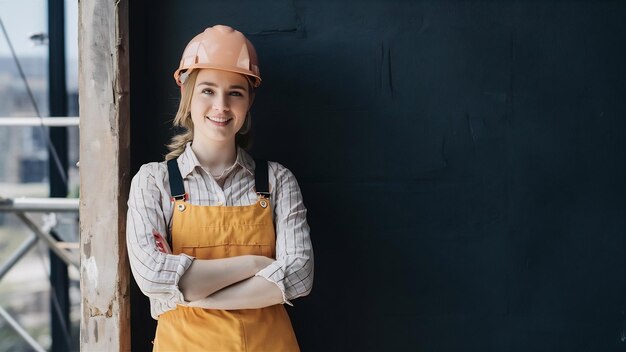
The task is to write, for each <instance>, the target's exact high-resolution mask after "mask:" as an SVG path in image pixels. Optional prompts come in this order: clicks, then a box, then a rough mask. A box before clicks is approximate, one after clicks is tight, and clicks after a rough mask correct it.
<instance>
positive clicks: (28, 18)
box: [0, 0, 78, 61]
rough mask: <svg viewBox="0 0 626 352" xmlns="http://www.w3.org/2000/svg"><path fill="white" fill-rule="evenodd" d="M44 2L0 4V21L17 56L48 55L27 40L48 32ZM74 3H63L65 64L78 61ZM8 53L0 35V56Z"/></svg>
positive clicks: (27, 0)
mask: <svg viewBox="0 0 626 352" xmlns="http://www.w3.org/2000/svg"><path fill="white" fill-rule="evenodd" d="M47 10H48V0H0V19H2V21H3V22H4V26H5V27H6V30H7V32H8V33H9V37H10V38H11V42H12V44H13V47H14V48H15V51H16V52H17V55H18V56H20V57H21V56H31V57H32V56H39V57H46V56H47V55H48V47H47V46H45V45H39V46H36V45H33V42H32V41H31V40H30V39H29V37H30V36H31V35H32V34H34V33H41V32H43V33H47V31H48V15H47ZM77 27H78V0H65V36H66V43H65V45H66V57H67V60H68V61H72V60H77V59H78V42H77V41H78V28H77ZM10 55H11V52H10V50H9V46H8V44H7V41H6V39H5V37H4V34H3V33H1V32H0V56H10Z"/></svg>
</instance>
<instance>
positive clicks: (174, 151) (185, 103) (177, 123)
mask: <svg viewBox="0 0 626 352" xmlns="http://www.w3.org/2000/svg"><path fill="white" fill-rule="evenodd" d="M198 71H199V70H192V71H191V72H190V73H189V76H188V77H187V79H186V80H185V83H183V88H182V90H181V97H180V104H179V105H178V111H177V112H176V117H174V121H173V123H172V124H173V126H174V127H180V128H182V129H183V132H182V133H179V134H177V135H175V136H173V137H172V139H171V140H170V143H169V144H167V149H168V150H169V153H167V154H166V155H165V160H166V161H167V160H170V159H175V158H178V156H180V155H181V154H182V153H183V152H184V151H185V146H186V144H187V143H188V142H191V141H193V121H192V120H191V97H192V96H193V89H194V86H195V85H196V78H197V77H198ZM246 78H247V80H248V90H249V91H250V96H252V94H253V93H254V92H253V90H252V89H253V88H252V87H253V86H252V84H251V83H250V79H249V78H248V76H246ZM251 127H252V115H250V111H248V113H247V114H246V120H245V121H244V123H243V126H241V129H240V130H239V131H238V132H237V135H236V136H235V143H236V144H237V145H238V146H240V147H242V148H243V149H245V150H248V149H250V147H251V146H252V135H251V133H250V131H251Z"/></svg>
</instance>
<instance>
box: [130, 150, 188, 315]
mask: <svg viewBox="0 0 626 352" xmlns="http://www.w3.org/2000/svg"><path fill="white" fill-rule="evenodd" d="M158 168H159V165H158V163H156V162H154V163H148V164H144V165H142V166H141V168H140V169H139V172H137V174H136V175H135V176H134V177H133V179H132V181H131V186H130V193H129V198H128V214H127V223H126V246H127V249H128V258H129V262H130V267H131V271H132V274H133V277H134V278H135V281H136V282H137V285H138V286H139V288H140V289H141V291H142V292H143V293H144V294H145V295H146V296H148V297H150V298H151V299H156V300H157V301H159V303H160V304H162V305H165V306H169V307H171V308H175V307H176V304H178V303H180V304H186V303H189V301H187V300H185V298H184V296H183V294H182V292H181V291H180V289H179V287H178V282H179V280H180V278H181V276H182V275H183V274H184V273H185V271H186V270H187V269H188V268H189V266H190V265H191V263H192V262H193V260H194V259H195V258H194V257H192V256H189V255H187V254H180V255H172V254H166V253H163V252H161V251H159V250H158V249H157V247H156V241H155V239H154V237H153V235H152V230H153V229H156V230H157V231H159V233H161V234H162V235H163V236H164V237H165V236H166V231H167V229H166V223H165V216H164V214H163V207H162V205H161V204H162V203H161V202H162V197H163V196H165V197H168V201H169V196H168V195H167V194H165V195H163V194H162V192H161V190H160V189H159V188H158V186H157V184H156V181H155V175H156V173H157V172H158Z"/></svg>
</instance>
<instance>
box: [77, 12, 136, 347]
mask: <svg viewBox="0 0 626 352" xmlns="http://www.w3.org/2000/svg"><path fill="white" fill-rule="evenodd" d="M78 4H79V21H78V29H79V30H78V47H79V65H80V73H79V102H80V186H81V190H80V236H81V238H80V252H81V278H80V283H81V293H82V302H81V311H82V319H81V325H80V348H81V350H82V351H130V304H129V295H128V292H129V279H130V272H129V269H128V260H127V254H126V247H125V243H126V242H125V239H124V236H125V227H126V200H127V194H128V187H129V182H130V175H129V163H130V155H129V154H130V150H129V142H130V133H129V126H130V104H129V97H128V92H129V84H130V83H129V72H128V70H129V66H128V64H129V62H128V1H127V0H110V1H100V0H81V1H79V3H78Z"/></svg>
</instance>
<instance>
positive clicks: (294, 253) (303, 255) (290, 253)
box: [255, 162, 313, 306]
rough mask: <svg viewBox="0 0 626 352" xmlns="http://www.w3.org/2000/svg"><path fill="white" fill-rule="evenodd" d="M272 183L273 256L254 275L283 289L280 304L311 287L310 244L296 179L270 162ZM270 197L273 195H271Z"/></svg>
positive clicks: (302, 294)
mask: <svg viewBox="0 0 626 352" xmlns="http://www.w3.org/2000/svg"><path fill="white" fill-rule="evenodd" d="M269 167H270V170H272V172H270V184H272V174H273V175H274V179H275V182H274V184H275V187H274V189H273V190H272V191H271V193H272V197H273V202H272V204H273V206H274V217H275V224H276V260H275V261H274V262H272V263H271V264H270V265H268V266H267V267H265V268H263V269H262V270H261V271H259V272H258V273H256V274H255V276H261V277H264V278H266V279H267V280H269V281H271V282H274V283H275V284H276V285H277V286H278V288H280V290H281V291H282V293H283V302H282V303H283V304H284V303H287V304H289V305H291V306H293V304H292V303H291V302H290V300H292V299H294V298H297V297H301V296H306V295H308V294H309V293H310V292H311V290H312V288H313V246H312V243H311V238H310V228H309V225H308V223H307V220H306V213H307V209H306V207H305V206H304V202H303V200H302V194H301V192H300V187H299V185H298V182H297V180H296V178H295V176H294V175H293V173H292V172H291V171H290V170H289V169H287V168H286V167H284V166H283V165H281V164H279V163H276V162H270V163H269ZM270 201H272V199H270Z"/></svg>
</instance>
